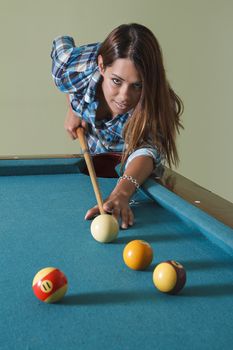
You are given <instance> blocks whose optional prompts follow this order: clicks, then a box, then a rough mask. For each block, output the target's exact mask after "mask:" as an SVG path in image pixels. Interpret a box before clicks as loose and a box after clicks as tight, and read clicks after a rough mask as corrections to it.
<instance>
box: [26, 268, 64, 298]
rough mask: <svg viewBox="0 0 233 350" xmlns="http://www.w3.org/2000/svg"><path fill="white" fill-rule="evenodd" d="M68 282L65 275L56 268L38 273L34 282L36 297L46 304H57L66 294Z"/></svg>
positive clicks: (33, 287) (45, 269)
mask: <svg viewBox="0 0 233 350" xmlns="http://www.w3.org/2000/svg"><path fill="white" fill-rule="evenodd" d="M67 288H68V282H67V278H66V276H65V274H64V273H63V272H62V271H61V270H59V269H56V268H55V267H45V268H44V269H42V270H40V271H39V272H37V274H36V275H35V277H34V279H33V282H32V289H33V292H34V294H35V296H36V297H37V298H38V299H40V300H41V301H43V302H45V303H55V302H57V301H59V300H61V299H62V298H63V297H64V295H65V294H66V291H67Z"/></svg>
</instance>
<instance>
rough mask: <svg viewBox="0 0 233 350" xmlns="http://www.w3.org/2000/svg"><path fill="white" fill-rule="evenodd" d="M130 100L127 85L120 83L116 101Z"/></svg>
mask: <svg viewBox="0 0 233 350" xmlns="http://www.w3.org/2000/svg"><path fill="white" fill-rule="evenodd" d="M129 100H130V88H129V86H127V85H124V84H123V85H122V86H121V87H120V89H119V91H118V102H119V103H125V104H126V103H128V102H129Z"/></svg>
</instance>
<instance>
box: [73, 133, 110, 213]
mask: <svg viewBox="0 0 233 350" xmlns="http://www.w3.org/2000/svg"><path fill="white" fill-rule="evenodd" d="M76 133H77V136H78V140H79V143H80V146H81V148H82V151H83V155H84V158H85V161H86V165H87V169H88V171H89V175H90V178H91V182H92V186H93V190H94V192H95V197H96V200H97V203H98V206H99V211H100V214H106V213H105V211H104V209H103V199H102V196H101V193H100V188H99V184H98V182H97V177H96V173H95V168H94V164H93V162H92V158H91V155H90V152H89V149H88V145H87V141H86V137H85V133H84V129H83V128H82V127H79V128H78V129H77V131H76Z"/></svg>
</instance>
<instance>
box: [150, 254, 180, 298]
mask: <svg viewBox="0 0 233 350" xmlns="http://www.w3.org/2000/svg"><path fill="white" fill-rule="evenodd" d="M153 282H154V285H155V287H156V288H157V289H158V290H159V291H161V292H163V293H168V294H177V293H179V292H180V291H181V289H182V288H183V287H184V285H185V282H186V271H185V269H184V267H183V266H182V265H181V264H180V263H178V262H176V261H173V260H169V261H165V262H162V263H160V264H158V265H157V266H156V268H155V269H154V272H153Z"/></svg>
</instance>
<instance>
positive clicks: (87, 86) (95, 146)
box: [51, 36, 162, 167]
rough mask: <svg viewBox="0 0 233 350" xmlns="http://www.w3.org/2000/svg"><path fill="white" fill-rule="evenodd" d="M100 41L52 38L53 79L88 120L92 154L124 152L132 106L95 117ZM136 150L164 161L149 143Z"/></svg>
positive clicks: (83, 117) (67, 37) (77, 112)
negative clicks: (105, 116) (83, 42)
mask: <svg viewBox="0 0 233 350" xmlns="http://www.w3.org/2000/svg"><path fill="white" fill-rule="evenodd" d="M100 45H101V43H94V44H89V45H83V46H79V47H75V43H74V40H73V38H71V37H69V36H62V37H58V38H56V39H55V40H54V41H53V47H52V52H51V58H52V76H53V79H54V82H55V84H56V86H57V87H58V88H59V89H60V90H61V91H62V92H64V93H68V94H69V97H70V103H71V107H72V109H73V111H74V113H75V114H76V115H77V116H79V117H81V118H82V119H84V120H85V121H86V122H87V123H88V124H87V125H88V135H87V141H88V145H89V149H90V152H91V153H92V154H96V153H104V152H122V151H123V148H124V139H123V137H122V131H123V128H124V125H125V123H126V121H127V120H128V118H130V116H131V114H132V110H131V111H129V112H128V113H125V114H121V115H117V116H116V117H114V118H113V119H111V118H110V116H109V119H103V120H100V121H99V120H98V121H96V120H95V116H96V111H97V108H98V104H99V101H98V100H97V99H96V96H95V95H96V87H97V83H98V82H99V80H100V78H101V74H100V71H99V67H98V65H97V54H98V49H99V47H100ZM137 151H138V152H137ZM136 152H137V153H136V154H140V155H141V154H144V155H149V156H152V157H153V158H154V161H155V165H156V167H158V166H160V165H161V160H162V159H161V155H160V154H159V152H158V150H157V149H156V148H154V147H151V146H149V147H148V148H143V149H140V151H139V150H136ZM134 153H135V152H133V154H134ZM133 154H132V157H131V158H133Z"/></svg>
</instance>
